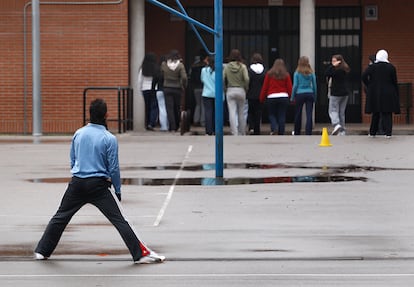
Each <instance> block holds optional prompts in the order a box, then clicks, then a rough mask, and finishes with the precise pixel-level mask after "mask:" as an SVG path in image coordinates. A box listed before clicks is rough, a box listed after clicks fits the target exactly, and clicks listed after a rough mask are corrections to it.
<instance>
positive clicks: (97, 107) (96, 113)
mask: <svg viewBox="0 0 414 287" xmlns="http://www.w3.org/2000/svg"><path fill="white" fill-rule="evenodd" d="M107 111H108V108H107V106H106V103H105V101H104V100H103V99H95V100H93V101H92V102H91V105H90V106H89V114H90V117H91V120H90V121H91V123H92V124H98V125H104V126H106V113H107Z"/></svg>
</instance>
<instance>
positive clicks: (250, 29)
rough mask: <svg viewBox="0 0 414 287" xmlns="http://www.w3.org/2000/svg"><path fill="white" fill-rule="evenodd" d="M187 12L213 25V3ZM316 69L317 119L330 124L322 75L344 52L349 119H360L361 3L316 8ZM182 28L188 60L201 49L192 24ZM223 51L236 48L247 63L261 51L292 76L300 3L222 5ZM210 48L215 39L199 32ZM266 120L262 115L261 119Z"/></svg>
mask: <svg viewBox="0 0 414 287" xmlns="http://www.w3.org/2000/svg"><path fill="white" fill-rule="evenodd" d="M187 12H188V14H189V15H190V16H191V17H193V18H195V19H197V20H199V21H200V22H202V23H205V24H207V25H209V26H210V27H213V26H214V11H213V8H212V7H189V8H187ZM315 12H316V23H315V24H316V25H315V29H316V32H315V33H316V34H315V35H316V39H315V42H316V54H315V67H314V69H315V72H316V76H317V80H318V101H317V103H316V107H315V121H316V122H318V123H324V122H329V116H328V112H327V110H328V99H327V97H326V85H325V79H324V77H323V74H324V71H325V69H326V68H327V65H328V64H329V63H330V59H331V56H332V55H333V54H342V55H343V56H344V58H345V60H346V61H347V62H348V64H349V66H350V67H351V73H350V77H349V78H350V81H349V87H348V88H349V91H350V96H349V101H348V107H347V115H346V119H347V122H353V123H360V122H361V120H362V118H361V80H360V79H361V47H360V45H361V43H362V41H361V9H360V7H334V8H330V7H319V8H318V7H316V11H315ZM187 26H188V27H187V30H186V55H185V58H186V62H187V63H191V62H192V61H193V59H194V57H195V56H196V55H197V54H198V52H199V50H200V49H202V48H203V47H202V45H201V43H200V41H199V40H198V39H197V37H196V36H195V34H194V32H193V31H192V29H191V27H190V26H189V25H187ZM223 31H224V37H223V40H224V43H223V53H224V57H226V56H227V55H228V54H229V52H230V50H231V49H233V48H237V49H239V50H240V51H241V53H242V54H243V58H244V59H245V60H246V63H248V62H249V59H250V56H251V55H252V54H253V53H254V52H259V53H261V54H262V55H263V58H264V61H265V65H266V67H267V68H268V67H270V66H271V65H272V64H273V61H274V60H275V59H276V58H279V57H280V58H283V59H284V61H285V62H286V65H287V68H288V70H289V71H290V72H291V73H292V74H293V72H294V70H295V69H296V65H297V60H298V58H299V56H300V55H299V8H298V7H250V8H249V7H224V8H223ZM200 34H201V36H202V38H203V39H204V40H205V42H206V43H207V45H208V47H209V48H210V47H211V49H212V47H214V39H213V37H212V36H211V35H210V34H208V33H207V32H204V31H201V30H200ZM293 114H294V110H293V106H290V107H289V110H288V114H287V121H288V122H293ZM264 120H265V121H266V120H267V118H266V116H265V117H264Z"/></svg>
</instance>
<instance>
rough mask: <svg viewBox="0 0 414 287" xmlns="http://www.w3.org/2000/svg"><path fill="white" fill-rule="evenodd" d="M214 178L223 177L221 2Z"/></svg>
mask: <svg viewBox="0 0 414 287" xmlns="http://www.w3.org/2000/svg"><path fill="white" fill-rule="evenodd" d="M214 30H215V34H214V35H215V36H214V37H215V39H214V46H215V54H216V57H215V70H216V79H215V80H216V102H215V108H216V118H215V125H216V178H217V177H221V178H222V177H223V0H214Z"/></svg>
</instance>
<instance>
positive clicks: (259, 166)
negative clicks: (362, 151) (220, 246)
mask: <svg viewBox="0 0 414 287" xmlns="http://www.w3.org/2000/svg"><path fill="white" fill-rule="evenodd" d="M180 168H181V164H179V163H177V164H172V165H163V166H126V167H123V168H122V170H125V171H134V170H179V169H180ZM215 168H216V166H215V164H214V163H207V164H193V165H190V164H189V165H186V166H184V167H182V170H185V171H203V170H204V171H207V170H215ZM224 168H225V169H290V168H296V169H322V170H324V171H326V170H330V171H332V170H333V171H335V172H339V173H346V172H360V171H377V170H386V169H388V170H400V169H398V168H397V169H394V168H383V167H375V166H357V165H346V166H334V167H329V166H304V165H288V164H280V163H278V164H261V163H225V164H224Z"/></svg>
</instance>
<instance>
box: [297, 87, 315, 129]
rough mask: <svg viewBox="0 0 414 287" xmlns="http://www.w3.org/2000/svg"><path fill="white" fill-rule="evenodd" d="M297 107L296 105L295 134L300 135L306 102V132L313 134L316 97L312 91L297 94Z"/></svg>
mask: <svg viewBox="0 0 414 287" xmlns="http://www.w3.org/2000/svg"><path fill="white" fill-rule="evenodd" d="M295 99H296V107H295V135H300V130H301V128H302V108H303V105H304V104H305V108H306V126H305V134H306V135H312V111H313V102H314V97H313V94H312V93H304V94H297V95H296V98H295Z"/></svg>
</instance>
